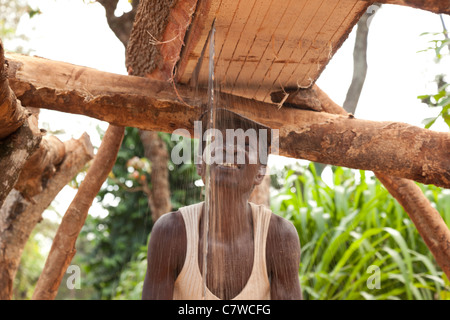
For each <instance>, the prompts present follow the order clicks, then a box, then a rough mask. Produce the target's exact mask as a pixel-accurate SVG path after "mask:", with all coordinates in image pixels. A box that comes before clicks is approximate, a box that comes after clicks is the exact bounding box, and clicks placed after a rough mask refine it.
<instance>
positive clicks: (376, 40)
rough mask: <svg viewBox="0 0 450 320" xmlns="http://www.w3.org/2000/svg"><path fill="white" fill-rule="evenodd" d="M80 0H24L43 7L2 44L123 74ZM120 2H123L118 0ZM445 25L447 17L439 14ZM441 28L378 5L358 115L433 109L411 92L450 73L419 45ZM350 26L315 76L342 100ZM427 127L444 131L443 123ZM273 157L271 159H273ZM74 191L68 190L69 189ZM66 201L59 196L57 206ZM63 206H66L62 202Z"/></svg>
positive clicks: (87, 123) (56, 125) (418, 13)
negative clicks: (24, 39) (20, 37)
mask: <svg viewBox="0 0 450 320" xmlns="http://www.w3.org/2000/svg"><path fill="white" fill-rule="evenodd" d="M88 2H89V1H87V0H85V1H82V0H76V1H74V0H71V1H70V0H46V1H37V0H30V1H29V3H30V5H31V6H32V7H33V8H35V7H39V9H40V10H41V11H42V14H40V15H37V16H35V17H34V18H32V19H29V18H28V17H24V18H23V19H22V21H21V23H20V25H19V28H18V30H17V32H18V33H23V34H25V35H26V36H27V37H28V38H29V41H28V42H27V43H21V42H20V41H10V42H5V46H6V49H7V50H8V48H11V49H12V48H14V47H15V46H16V45H18V44H23V46H24V47H25V49H28V50H30V51H31V54H32V55H37V56H41V57H45V58H49V59H53V60H60V61H65V62H70V63H73V64H77V65H83V66H88V67H92V68H96V69H99V70H103V71H108V72H114V73H120V74H126V70H125V50H124V47H123V45H122V44H121V43H120V41H119V40H118V39H117V38H116V37H115V35H114V34H113V33H112V31H111V30H110V29H109V27H108V24H107V22H106V18H105V12H104V9H103V7H102V6H101V5H100V4H98V3H88ZM122 3H123V5H124V8H126V7H127V6H128V3H127V1H126V0H123V1H122ZM445 22H446V25H447V28H450V17H449V16H445ZM440 31H442V25H441V21H440V18H439V16H438V15H436V14H433V13H429V12H426V11H422V10H417V9H412V8H406V7H400V6H391V5H384V6H383V7H382V8H381V9H380V10H378V11H377V14H376V16H375V17H374V18H373V20H372V24H371V26H370V33H369V49H368V51H369V52H368V64H369V69H368V73H367V77H366V83H365V85H364V89H363V92H362V95H361V98H360V101H359V106H358V108H357V110H356V114H355V115H356V117H357V118H361V119H369V120H378V121H382V120H386V121H401V122H406V123H410V124H414V125H418V126H422V125H421V121H422V120H423V119H424V118H427V117H430V116H432V115H434V114H435V113H436V111H435V110H432V109H428V108H427V107H426V106H425V105H423V104H422V103H420V101H419V100H418V99H417V96H418V95H421V94H427V93H432V92H434V90H435V84H434V83H433V80H434V76H435V75H436V74H438V73H446V74H449V73H450V61H448V60H450V59H447V61H444V62H441V64H440V66H437V65H436V64H435V63H434V61H433V58H434V54H433V53H432V52H426V53H417V51H419V50H423V49H425V48H427V47H428V44H427V41H428V40H429V38H425V37H421V36H420V34H421V33H423V32H440ZM354 37H355V32H354V31H353V32H352V33H351V34H350V36H349V38H348V40H347V41H346V42H345V43H344V44H343V46H342V47H341V49H340V50H339V51H338V52H337V53H336V55H335V56H334V57H333V59H332V60H331V62H330V63H329V64H328V66H327V67H326V69H325V71H324V72H323V74H322V76H321V77H320V78H319V80H318V82H317V84H318V85H319V87H321V88H322V89H323V90H324V91H325V92H327V93H328V95H329V96H330V97H331V98H332V99H333V100H334V101H336V102H337V103H338V104H340V105H342V103H343V101H344V99H345V95H346V92H347V89H348V86H349V85H350V81H351V77H352V63H353V58H352V52H353V45H354ZM40 121H41V124H42V125H43V126H45V125H46V124H45V123H48V124H49V127H50V129H51V130H54V131H56V130H64V131H65V135H59V136H58V137H60V139H61V140H67V139H68V138H70V137H74V138H78V137H79V136H81V134H82V132H84V131H87V132H88V133H89V135H90V136H91V140H92V141H93V144H94V145H95V146H99V144H100V140H99V138H98V134H97V131H96V126H97V125H100V126H101V128H103V129H105V128H106V127H107V124H106V123H103V122H101V121H97V120H95V119H91V118H87V117H83V116H76V115H71V114H64V113H59V112H51V111H46V110H44V109H42V111H41V120H40ZM432 129H433V130H442V131H448V127H447V126H446V125H445V124H442V123H441V124H440V125H439V126H436V127H435V126H433V127H432ZM272 162H273V161H272ZM68 192H71V193H73V191H68ZM68 205H69V203H66V201H64V204H63V206H68ZM60 210H64V211H61V213H63V212H65V209H64V208H61V209H60Z"/></svg>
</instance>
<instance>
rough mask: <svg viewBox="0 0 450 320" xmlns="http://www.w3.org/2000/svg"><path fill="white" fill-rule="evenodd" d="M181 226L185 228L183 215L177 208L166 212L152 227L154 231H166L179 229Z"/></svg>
mask: <svg viewBox="0 0 450 320" xmlns="http://www.w3.org/2000/svg"><path fill="white" fill-rule="evenodd" d="M181 227H183V228H184V223H183V217H182V216H181V212H180V210H177V211H173V212H168V213H165V214H163V215H162V216H161V217H159V218H158V220H156V222H155V224H154V226H153V228H152V233H155V232H157V233H159V232H161V233H165V232H167V231H169V230H178V229H179V228H181Z"/></svg>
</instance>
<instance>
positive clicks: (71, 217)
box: [32, 125, 125, 300]
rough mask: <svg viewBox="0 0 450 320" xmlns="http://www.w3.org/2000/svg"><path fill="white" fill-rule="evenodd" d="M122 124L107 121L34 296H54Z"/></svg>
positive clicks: (113, 155)
mask: <svg viewBox="0 0 450 320" xmlns="http://www.w3.org/2000/svg"><path fill="white" fill-rule="evenodd" d="M124 132H125V130H124V128H123V127H116V126H112V125H110V126H109V127H108V129H107V130H106V133H105V135H104V137H103V140H102V144H101V145H100V148H99V150H98V152H97V154H96V155H95V158H94V161H93V163H92V165H91V166H90V168H89V170H88V173H87V174H86V177H85V179H84V180H83V182H82V183H81V185H80V187H79V188H78V192H77V194H76V195H75V198H74V199H73V201H72V202H71V204H70V206H69V208H68V209H67V211H66V213H65V215H64V217H63V219H62V221H61V224H60V226H59V228H58V230H57V231H56V235H55V238H54V239H53V243H52V247H51V249H50V253H49V255H48V257H47V260H46V262H45V266H44V270H43V271H42V273H41V275H40V277H39V280H38V282H37V284H36V289H35V291H34V293H33V296H32V299H33V300H48V299H54V298H55V296H56V294H57V293H58V288H59V285H60V283H61V280H62V278H63V276H64V273H65V271H66V269H67V267H68V266H69V263H70V262H71V261H72V258H73V256H74V255H75V252H76V249H75V242H76V240H77V238H78V234H79V233H80V231H81V228H82V227H83V225H84V222H85V220H86V218H87V214H88V211H89V208H90V207H91V204H92V201H93V200H94V198H95V197H96V195H97V193H98V192H99V190H100V187H101V186H102V184H103V182H104V181H105V180H106V178H107V177H108V174H109V173H110V171H111V170H112V168H113V166H114V163H115V161H116V157H117V152H118V151H119V148H120V146H121V143H122V139H123V136H124Z"/></svg>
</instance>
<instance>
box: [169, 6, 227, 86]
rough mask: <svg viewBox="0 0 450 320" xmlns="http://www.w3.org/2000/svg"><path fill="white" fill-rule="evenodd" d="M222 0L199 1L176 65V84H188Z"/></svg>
mask: <svg viewBox="0 0 450 320" xmlns="http://www.w3.org/2000/svg"><path fill="white" fill-rule="evenodd" d="M221 3H222V0H199V1H198V5H197V11H196V12H195V17H194V19H193V22H192V25H191V26H190V28H189V31H188V34H187V37H186V39H185V42H186V43H185V46H184V47H183V49H182V52H181V56H180V61H179V63H178V65H177V73H176V78H175V80H176V82H180V83H188V82H189V81H190V79H191V76H192V73H193V72H194V69H195V67H196V66H197V63H198V60H199V58H200V55H201V52H202V49H203V46H204V44H205V42H206V39H207V37H208V33H209V30H210V28H211V25H212V23H213V20H214V18H215V17H216V14H217V12H218V11H219V7H220V5H221Z"/></svg>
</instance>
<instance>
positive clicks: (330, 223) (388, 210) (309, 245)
mask: <svg viewBox="0 0 450 320" xmlns="http://www.w3.org/2000/svg"><path fill="white" fill-rule="evenodd" d="M359 175H360V177H358V175H357V173H355V171H353V170H350V169H343V168H340V167H333V180H334V181H333V182H334V187H330V186H328V185H326V184H325V183H324V182H323V181H322V179H321V178H320V176H318V175H317V174H316V172H315V168H314V166H313V165H310V166H309V167H308V168H295V169H292V168H291V169H287V170H286V172H284V173H282V174H281V175H280V176H282V177H285V178H284V185H283V187H282V189H281V190H280V192H279V194H277V195H276V196H275V197H273V199H272V209H273V211H274V212H278V213H280V214H281V215H282V216H284V217H285V218H287V219H289V220H291V221H292V222H293V224H294V225H295V227H296V228H297V231H298V234H299V237H300V242H301V244H302V258H301V264H300V269H299V275H300V281H301V285H302V290H303V293H304V297H305V299H336V300H344V299H380V300H381V299H443V298H448V296H449V291H450V286H449V283H448V280H446V278H445V275H444V274H443V272H442V271H440V269H439V268H438V267H437V266H436V263H435V262H434V258H433V256H432V255H431V253H430V252H429V250H428V248H427V247H426V245H425V243H424V242H423V240H422V238H421V237H420V235H419V234H418V232H417V230H416V228H415V226H414V224H413V223H412V222H411V221H410V219H409V217H408V215H407V214H406V213H405V211H404V210H403V208H402V207H401V206H400V205H399V204H398V203H397V202H396V200H395V199H394V198H392V197H391V196H390V195H389V193H388V192H387V190H386V189H385V188H384V187H383V186H382V185H381V184H380V182H379V181H378V180H376V179H374V178H368V177H366V173H365V172H364V171H359ZM421 187H422V189H423V190H424V191H425V193H426V194H427V196H428V198H429V199H430V201H432V203H433V205H435V206H436V208H437V209H438V211H439V212H441V213H442V214H443V217H444V219H445V221H446V223H447V224H449V223H450V215H449V213H448V212H449V210H450V194H449V193H448V192H446V190H444V191H442V190H440V189H439V188H436V187H434V186H421ZM371 269H373V270H378V271H379V272H378V274H379V278H378V280H379V284H380V286H379V287H380V288H379V289H377V288H373V287H372V286H371V285H370V284H371V283H372V281H374V279H375V278H374V277H375V274H374V273H373V272H371ZM370 287H372V289H370Z"/></svg>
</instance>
